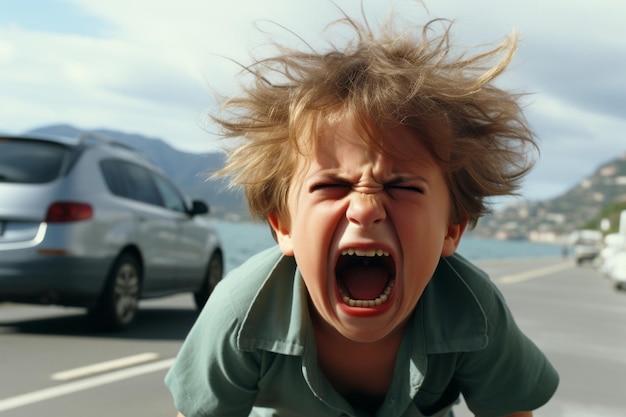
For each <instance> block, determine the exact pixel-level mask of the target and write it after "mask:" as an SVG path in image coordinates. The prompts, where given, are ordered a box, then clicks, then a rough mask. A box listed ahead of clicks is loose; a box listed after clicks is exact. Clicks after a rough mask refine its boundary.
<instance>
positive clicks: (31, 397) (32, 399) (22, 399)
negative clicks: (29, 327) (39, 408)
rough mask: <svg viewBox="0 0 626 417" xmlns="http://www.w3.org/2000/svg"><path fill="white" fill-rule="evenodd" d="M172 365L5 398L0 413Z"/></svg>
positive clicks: (148, 366)
mask: <svg viewBox="0 0 626 417" xmlns="http://www.w3.org/2000/svg"><path fill="white" fill-rule="evenodd" d="M173 363H174V358H171V359H164V360H161V361H158V362H153V363H148V364H145V365H139V366H134V367H132V368H128V369H122V370H119V371H114V372H110V373H107V374H104V375H99V376H95V377H92V378H87V379H83V380H80V381H74V382H68V383H66V384H63V385H58V386H55V387H50V388H44V389H41V390H39V391H33V392H29V393H27V394H23V395H17V396H15V397H10V398H5V399H3V400H0V412H2V411H7V410H11V409H13V408H18V407H23V406H26V405H29V404H33V403H36V402H39V401H44V400H49V399H52V398H56V397H61V396H63V395H69V394H73V393H75V392H79V391H84V390H87V389H90V388H95V387H99V386H101V385H106V384H111V383H113V382H117V381H121V380H124V379H129V378H133V377H135V376H139V375H144V374H149V373H152V372H157V371H161V370H163V369H168V368H170V367H171V366H172V364H173Z"/></svg>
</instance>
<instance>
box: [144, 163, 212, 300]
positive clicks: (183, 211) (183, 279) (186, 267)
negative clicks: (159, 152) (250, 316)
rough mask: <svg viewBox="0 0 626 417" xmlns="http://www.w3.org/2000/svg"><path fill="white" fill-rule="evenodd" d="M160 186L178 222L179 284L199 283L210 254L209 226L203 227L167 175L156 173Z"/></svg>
mask: <svg viewBox="0 0 626 417" xmlns="http://www.w3.org/2000/svg"><path fill="white" fill-rule="evenodd" d="M153 176H154V181H155V184H156V187H157V188H158V190H159V193H160V194H161V197H162V199H163V202H164V205H165V208H166V209H168V210H170V211H171V212H172V216H173V217H175V219H176V222H177V224H178V227H177V231H178V236H177V237H176V246H175V248H174V249H175V253H173V256H174V257H175V262H176V270H177V273H176V276H175V282H173V283H172V285H173V286H174V287H175V288H189V287H194V286H197V285H198V284H199V283H200V282H201V280H202V278H203V276H204V270H205V268H206V263H207V259H208V256H209V254H208V253H206V243H207V241H208V239H207V235H208V230H207V228H205V227H201V225H199V224H198V223H197V222H196V221H195V219H194V218H193V216H191V215H190V214H189V212H188V208H187V206H186V203H185V199H184V197H183V195H182V193H181V192H180V191H179V190H178V189H177V188H176V187H175V186H174V185H173V184H172V183H171V182H170V181H169V180H168V179H166V178H165V177H163V176H161V175H159V174H156V173H153Z"/></svg>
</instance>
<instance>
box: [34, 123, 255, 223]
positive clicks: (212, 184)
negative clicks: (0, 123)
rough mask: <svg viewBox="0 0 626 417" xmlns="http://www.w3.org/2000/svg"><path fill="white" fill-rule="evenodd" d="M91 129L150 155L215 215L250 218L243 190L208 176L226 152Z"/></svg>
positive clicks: (67, 129)
mask: <svg viewBox="0 0 626 417" xmlns="http://www.w3.org/2000/svg"><path fill="white" fill-rule="evenodd" d="M81 132H82V130H80V129H77V128H75V127H73V126H70V125H53V126H45V127H40V128H37V129H33V130H31V131H30V132H28V133H45V134H53V135H64V136H71V137H75V136H77V135H79V134H80V133H81ZM90 132H93V133H98V134H101V135H104V136H107V137H109V138H111V139H113V140H115V141H118V142H120V143H123V144H125V145H128V146H131V147H133V148H135V149H137V150H139V151H140V152H142V153H144V154H145V155H147V156H148V157H149V158H150V159H151V160H152V161H153V162H154V163H155V164H156V165H157V166H159V167H160V168H161V169H162V170H163V171H165V173H167V175H168V176H169V177H170V178H171V179H172V180H173V181H174V182H175V183H176V184H178V185H179V186H180V187H181V188H182V189H183V191H185V193H187V194H188V195H189V196H190V197H193V198H201V199H203V200H204V201H206V202H207V203H208V204H209V206H210V209H211V214H212V215H214V216H216V217H220V218H229V219H235V220H237V219H241V218H249V215H248V211H247V206H246V204H245V202H244V199H243V195H242V193H241V192H238V191H232V190H230V191H229V190H227V189H226V187H225V183H224V181H217V180H209V179H208V177H209V176H210V174H211V172H213V171H215V170H217V169H219V168H221V167H222V166H223V164H224V155H223V154H221V153H218V152H215V153H204V154H196V153H190V152H182V151H179V150H177V149H175V148H173V147H171V146H170V145H168V144H167V143H166V142H165V141H163V140H161V139H156V138H147V137H145V136H141V135H136V134H127V133H121V132H116V131H113V130H106V129H98V130H92V131H90Z"/></svg>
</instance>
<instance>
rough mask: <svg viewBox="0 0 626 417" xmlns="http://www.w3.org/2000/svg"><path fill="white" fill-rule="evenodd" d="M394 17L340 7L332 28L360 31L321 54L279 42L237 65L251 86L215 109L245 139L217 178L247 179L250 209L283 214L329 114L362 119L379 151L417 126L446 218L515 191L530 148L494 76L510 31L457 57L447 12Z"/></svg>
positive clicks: (521, 121) (511, 99)
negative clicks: (421, 20)
mask: <svg viewBox="0 0 626 417" xmlns="http://www.w3.org/2000/svg"><path fill="white" fill-rule="evenodd" d="M392 20H393V19H392V18H390V19H388V20H387V21H386V22H385V23H383V24H382V25H381V27H380V30H379V31H378V33H375V32H374V31H373V30H372V29H371V28H370V27H369V26H368V24H367V23H364V24H361V23H359V22H357V21H355V20H354V19H352V18H350V17H348V16H344V17H343V18H342V19H340V20H338V21H336V22H335V25H337V24H339V25H347V26H348V27H349V28H351V29H352V31H353V32H354V34H355V35H356V38H355V39H354V40H353V41H351V42H348V43H347V44H346V45H344V46H343V47H338V46H337V45H335V44H333V43H332V42H329V49H328V50H326V51H324V52H317V51H315V50H314V49H313V48H311V47H309V46H307V47H306V48H305V50H296V49H293V48H287V47H285V46H281V45H278V44H276V45H275V46H276V51H277V52H276V54H275V55H274V56H273V57H271V58H265V59H260V60H257V61H256V62H255V63H253V64H252V65H250V66H248V67H246V68H245V70H246V72H247V73H249V74H252V75H253V77H254V81H253V83H252V84H251V85H249V86H247V87H246V86H243V87H242V88H243V91H242V93H241V94H240V95H238V96H235V97H232V98H230V99H228V100H226V101H225V102H224V105H223V110H225V111H226V113H227V115H225V116H223V117H218V116H212V117H213V119H214V120H215V121H217V122H218V123H219V124H220V125H221V127H222V128H223V134H224V136H225V137H239V138H241V139H242V141H243V143H241V144H240V146H238V147H234V148H232V149H230V150H228V151H227V152H228V158H227V162H226V165H225V167H224V168H223V169H222V170H221V171H220V172H219V173H218V175H228V176H230V177H231V185H235V186H242V187H243V190H244V192H245V196H246V198H247V201H248V205H249V209H250V212H251V214H252V215H253V216H254V217H256V218H260V219H266V218H267V216H268V215H269V214H275V215H277V216H279V217H280V218H282V219H284V220H285V221H288V210H287V196H288V194H289V187H290V185H291V180H292V178H293V175H294V172H295V168H296V163H297V161H298V156H299V155H301V154H302V148H303V147H302V144H303V140H305V141H308V143H309V144H310V143H313V145H314V142H315V138H316V136H317V134H318V132H319V129H321V128H323V126H324V125H325V124H328V123H329V120H331V118H336V117H337V114H345V115H347V116H349V117H352V118H353V120H356V121H358V123H357V125H360V126H361V127H362V128H363V130H364V131H365V132H366V133H368V135H366V136H367V138H368V139H367V140H368V141H369V142H371V143H372V144H373V145H374V146H378V147H379V149H381V150H382V144H381V143H379V141H380V139H376V138H380V135H377V134H376V132H377V131H378V132H380V131H381V130H384V129H385V128H386V127H389V126H399V125H402V126H405V127H407V128H409V129H411V131H413V132H415V133H416V137H417V138H419V139H420V140H422V141H423V143H425V144H426V146H427V147H428V148H429V150H430V151H431V152H432V154H433V156H434V157H435V158H436V160H437V162H438V164H439V165H440V167H441V169H442V170H443V173H444V176H445V178H446V182H447V185H448V187H449V192H450V196H451V201H452V207H451V221H452V222H456V223H459V222H462V221H464V220H467V221H468V223H469V225H470V227H474V226H475V225H476V223H477V221H478V219H479V218H480V217H481V216H482V215H484V214H485V213H486V212H488V211H489V208H488V207H487V205H486V202H485V197H490V196H501V195H510V194H515V191H516V190H517V189H518V188H519V186H520V181H521V179H522V178H523V176H524V175H525V174H526V173H527V172H528V171H529V170H530V169H531V167H532V165H533V158H530V154H531V152H529V150H531V151H532V150H537V149H538V148H537V144H536V142H535V140H534V135H533V133H532V131H531V129H530V128H529V126H528V124H527V122H526V120H525V118H524V115H523V113H522V109H521V106H520V104H519V102H518V101H519V95H516V94H512V93H509V92H506V91H504V90H502V89H500V88H497V87H495V86H494V85H493V81H494V79H495V78H496V77H497V76H498V75H500V74H501V73H502V72H503V71H504V69H505V68H506V67H507V65H508V64H509V63H510V61H511V59H512V57H513V55H514V53H515V51H516V45H517V37H516V35H513V36H511V37H509V38H506V39H505V40H504V42H503V43H502V44H500V45H498V46H496V47H495V48H492V49H489V50H487V51H486V52H474V53H472V54H469V53H463V54H460V55H457V56H456V57H454V56H453V55H452V52H453V51H452V47H451V44H450V28H451V26H452V23H451V22H450V21H447V20H442V19H435V20H431V21H430V22H428V23H427V24H426V25H424V26H414V27H409V28H406V29H403V30H399V29H397V28H396V27H395V26H394V24H393V21H392ZM329 27H330V28H332V27H334V26H333V25H331V26H329ZM437 29H440V31H441V33H440V34H438V33H437V32H438V31H437ZM494 61H495V62H494ZM228 110H230V112H228Z"/></svg>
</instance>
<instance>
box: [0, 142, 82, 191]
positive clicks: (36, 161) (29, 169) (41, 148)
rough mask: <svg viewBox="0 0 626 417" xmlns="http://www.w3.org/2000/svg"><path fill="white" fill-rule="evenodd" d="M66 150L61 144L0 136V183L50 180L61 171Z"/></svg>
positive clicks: (67, 150)
mask: <svg viewBox="0 0 626 417" xmlns="http://www.w3.org/2000/svg"><path fill="white" fill-rule="evenodd" d="M69 152H70V151H69V149H68V148H67V147H66V146H63V145H61V144H56V143H51V142H44V141H37V140H25V139H18V138H1V137H0V182H12V183H28V184H42V183H46V182H50V181H53V180H54V179H56V178H58V177H59V175H60V174H61V170H62V169H63V166H64V161H65V160H66V159H67V157H68V156H69Z"/></svg>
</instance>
